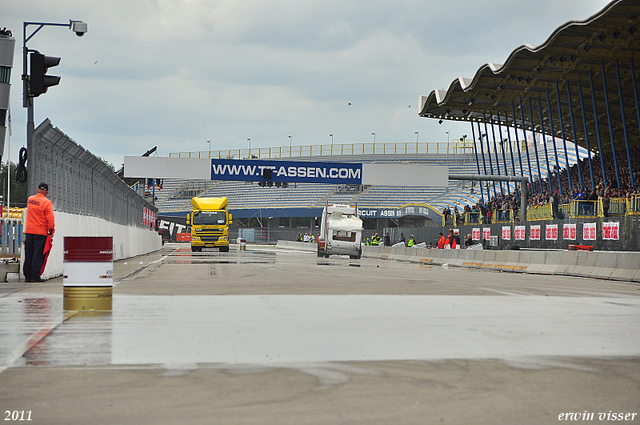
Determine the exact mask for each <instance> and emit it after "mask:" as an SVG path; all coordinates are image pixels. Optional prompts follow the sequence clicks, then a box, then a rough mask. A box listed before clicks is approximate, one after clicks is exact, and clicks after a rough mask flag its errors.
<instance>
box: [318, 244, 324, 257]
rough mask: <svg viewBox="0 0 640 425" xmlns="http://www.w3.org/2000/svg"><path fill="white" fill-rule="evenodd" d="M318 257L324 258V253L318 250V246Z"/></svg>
mask: <svg viewBox="0 0 640 425" xmlns="http://www.w3.org/2000/svg"><path fill="white" fill-rule="evenodd" d="M318 257H324V253H323V252H322V251H321V250H320V246H319V245H318Z"/></svg>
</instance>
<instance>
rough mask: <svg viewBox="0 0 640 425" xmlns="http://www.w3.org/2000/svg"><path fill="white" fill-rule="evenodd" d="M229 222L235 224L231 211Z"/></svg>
mask: <svg viewBox="0 0 640 425" xmlns="http://www.w3.org/2000/svg"><path fill="white" fill-rule="evenodd" d="M229 224H233V215H231V213H229Z"/></svg>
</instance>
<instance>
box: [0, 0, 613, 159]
mask: <svg viewBox="0 0 640 425" xmlns="http://www.w3.org/2000/svg"><path fill="white" fill-rule="evenodd" d="M607 4H608V1H605V0H537V1H536V2H532V1H530V0H528V1H524V0H485V1H478V0H449V1H442V0H439V1H436V0H395V1H393V2H392V1H378V0H366V1H365V0H346V1H345V0H321V1H319V0H297V1H293V0H244V1H237V0H109V1H105V2H97V1H86V0H29V1H24V0H0V28H1V27H7V28H8V29H10V30H11V31H12V32H13V36H14V38H15V39H16V49H15V59H14V64H13V65H14V68H13V71H12V75H11V99H10V104H11V115H12V133H13V134H12V136H11V151H10V157H11V159H12V161H14V162H16V161H17V158H18V151H19V149H20V148H21V147H22V146H25V145H26V120H27V110H26V109H25V108H23V107H22V84H21V74H22V45H23V22H47V23H63V24H65V23H66V24H68V23H69V20H79V21H83V22H86V23H87V25H88V32H87V33H86V34H85V35H84V36H83V37H78V36H76V35H75V34H74V33H73V32H72V31H71V30H69V29H67V28H65V27H55V26H46V27H44V28H42V29H41V30H40V31H39V32H38V33H37V34H35V35H34V36H33V38H32V39H31V40H29V42H28V47H29V48H30V49H35V50H38V51H39V52H40V53H42V54H45V55H47V56H56V57H60V58H61V61H60V65H59V66H57V67H55V68H51V69H50V70H49V74H50V75H56V76H60V77H62V78H61V81H60V84H59V85H58V86H54V87H50V88H49V90H48V92H47V93H45V94H43V95H41V96H40V97H38V98H36V99H35V124H36V126H37V125H39V124H40V123H41V122H42V121H44V120H45V119H46V118H49V119H50V120H51V122H52V124H53V125H54V126H55V127H58V128H59V129H60V130H61V131H63V132H64V133H65V134H67V135H68V136H69V137H71V138H72V139H73V140H74V141H75V142H76V143H78V144H80V145H81V146H82V147H84V148H85V149H87V150H89V151H90V152H91V153H93V154H94V155H97V156H99V157H102V158H104V159H106V160H107V161H108V162H110V163H111V164H113V165H114V166H115V167H116V168H120V166H121V165H122V163H123V162H124V157H125V156H137V155H142V154H143V153H144V152H146V151H147V150H149V149H151V148H152V147H154V146H157V148H158V149H157V153H158V155H159V156H168V155H169V154H170V153H177V152H195V151H203V152H206V151H208V150H209V149H211V150H213V151H216V150H219V149H220V150H222V149H225V150H226V149H247V148H248V147H249V144H251V148H252V149H255V148H267V147H279V146H289V144H292V145H293V146H299V145H305V146H307V145H321V144H322V145H328V144H331V141H332V140H331V137H330V136H329V135H330V134H333V142H334V143H335V144H342V143H345V144H350V143H371V142H373V141H374V138H375V141H376V142H377V143H382V142H415V141H416V140H418V141H420V142H446V141H447V140H448V139H455V138H460V137H462V136H463V135H466V134H470V126H469V124H468V123H454V122H447V121H445V122H443V124H441V125H439V124H438V123H437V121H436V120H433V119H427V118H420V117H419V116H418V98H419V96H421V95H424V96H426V95H428V94H429V93H430V92H431V91H433V90H435V89H446V88H448V87H449V86H450V85H451V83H452V82H453V81H454V80H455V79H457V78H458V77H469V78H471V77H473V76H474V75H475V73H476V71H477V70H478V68H480V67H481V66H482V65H483V64H485V63H487V62H493V63H503V62H504V61H505V60H506V59H507V57H508V56H509V54H510V53H511V52H512V51H513V50H514V49H516V48H517V47H519V46H520V45H522V44H532V45H537V44H542V43H543V42H544V41H545V40H546V39H547V38H548V37H549V36H550V35H551V33H552V32H553V31H554V30H555V29H556V28H558V27H559V26H561V25H563V24H564V23H566V22H568V21H570V20H578V21H581V20H585V19H587V18H589V17H590V16H592V15H593V14H595V13H597V12H598V11H600V10H601V9H602V8H603V7H604V6H605V5H607ZM34 29H36V27H35V26H29V27H28V33H27V36H28V35H29V34H31V33H32V32H33V30H34ZM416 132H418V134H417V135H416ZM447 132H448V134H447ZM372 133H375V136H374V135H373V134H372ZM289 136H291V138H289ZM247 139H251V141H250V142H249V141H248V140H247ZM7 142H8V141H7ZM7 145H8V143H5V152H4V155H3V160H4V159H6V158H7V155H8V150H7Z"/></svg>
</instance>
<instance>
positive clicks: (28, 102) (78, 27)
mask: <svg viewBox="0 0 640 425" xmlns="http://www.w3.org/2000/svg"><path fill="white" fill-rule="evenodd" d="M29 25H37V28H36V29H35V30H34V31H33V32H32V33H31V34H30V35H29V36H27V27H28V26H29ZM44 26H53V27H67V28H69V29H72V30H73V31H74V32H75V33H76V34H77V35H78V36H82V35H83V34H84V33H86V32H87V25H86V24H85V23H83V22H81V21H72V20H70V21H69V23H68V24H57V23H51V22H24V23H23V27H22V40H24V41H23V44H22V106H23V107H24V108H27V196H31V195H33V194H35V193H36V184H37V183H36V182H35V176H34V173H33V172H32V171H33V170H34V169H35V167H36V164H35V161H34V159H35V152H34V145H33V133H34V131H35V124H34V114H33V96H31V93H30V92H29V77H28V74H27V56H28V55H29V53H30V52H33V51H31V50H29V48H28V47H27V42H28V41H29V40H31V38H33V36H34V35H36V34H37V33H38V31H40V30H41V29H42V27H44Z"/></svg>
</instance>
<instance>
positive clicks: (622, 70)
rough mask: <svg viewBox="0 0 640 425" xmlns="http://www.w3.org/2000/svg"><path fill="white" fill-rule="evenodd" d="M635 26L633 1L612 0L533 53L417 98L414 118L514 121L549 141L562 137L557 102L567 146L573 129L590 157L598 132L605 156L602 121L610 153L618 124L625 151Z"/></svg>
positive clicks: (637, 48) (632, 99) (637, 46)
mask: <svg viewBox="0 0 640 425" xmlns="http://www.w3.org/2000/svg"><path fill="white" fill-rule="evenodd" d="M639 20H640V2H639V1H638V0H614V1H612V2H611V3H609V4H608V5H607V6H606V7H605V8H604V9H602V10H601V11H600V12H598V13H596V14H595V15H593V16H591V17H590V18H588V19H587V20H585V21H569V22H567V23H565V24H564V25H562V26H560V27H559V28H558V29H556V30H555V31H554V32H553V33H552V34H551V35H550V36H549V38H548V39H547V40H546V41H545V42H544V43H543V44H541V45H539V46H532V45H528V44H525V45H522V46H520V47H518V48H517V49H515V50H514V51H513V52H512V53H511V54H510V55H509V57H508V58H507V60H506V61H505V63H504V64H502V65H500V64H494V63H487V64H485V65H483V66H481V67H480V68H479V69H478V71H477V72H476V74H475V76H474V77H473V78H462V77H461V78H458V79H456V80H454V81H453V82H452V83H451V85H450V86H449V89H448V90H446V91H445V90H434V91H432V92H431V93H430V94H429V96H421V97H420V111H419V115H420V116H422V117H428V118H436V119H442V120H455V121H487V122H489V123H494V124H498V122H499V121H500V124H501V125H505V123H507V124H508V125H509V126H513V122H514V120H515V121H516V125H517V126H518V127H522V122H523V121H524V125H525V128H526V129H527V130H531V129H532V128H535V131H536V132H539V133H546V134H549V135H551V134H552V130H551V125H550V124H553V133H554V134H553V135H554V136H556V137H562V129H561V125H560V122H561V121H560V114H559V108H558V101H559V102H560V109H561V111H562V126H563V129H564V136H565V138H566V139H567V140H574V133H573V128H572V127H575V133H576V138H577V142H578V143H579V144H580V145H581V146H586V140H585V127H586V128H587V135H588V141H589V142H590V147H591V149H592V150H593V149H594V147H595V145H596V143H597V138H596V132H597V130H599V133H600V140H601V142H602V150H603V151H604V152H608V151H611V136H610V132H609V122H608V119H607V116H608V114H609V115H610V117H611V125H612V127H613V139H614V141H615V144H616V146H617V147H618V146H624V143H625V134H624V127H625V123H626V130H627V136H628V139H629V144H630V145H635V146H637V145H638V143H639V136H640V128H639V125H638V119H639V116H640V113H639V112H638V108H637V104H638V103H637V102H638V101H637V92H636V90H637V88H636V87H635V86H636V84H637V80H638V77H639V74H638V73H639V72H640V31H638V29H640V22H639ZM603 74H604V76H605V77H604V79H603ZM617 75H619V78H618V76H617ZM634 79H635V80H636V81H634ZM603 80H604V81H605V82H606V86H605V83H604V82H603ZM580 89H581V92H582V95H583V96H582V102H581V99H580V95H579V93H580ZM568 90H569V91H570V96H569V95H568ZM620 97H622V102H623V104H624V108H621V106H620ZM607 99H608V102H607ZM593 102H595V111H596V114H597V117H598V119H597V120H595V119H594V117H595V115H594V103H593ZM521 105H522V110H521ZM581 105H584V108H582V107H581ZM570 109H571V110H573V122H574V123H575V125H574V126H572V119H571V115H570ZM539 111H541V112H542V116H543V118H542V121H541V119H540V113H539ZM514 112H515V117H514ZM550 114H551V117H552V119H551V121H550V119H549V115H550ZM505 117H506V119H507V122H506V121H505ZM583 117H584V118H583ZM585 121H586V124H585ZM596 123H597V124H598V126H599V128H598V129H597V128H596Z"/></svg>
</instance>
